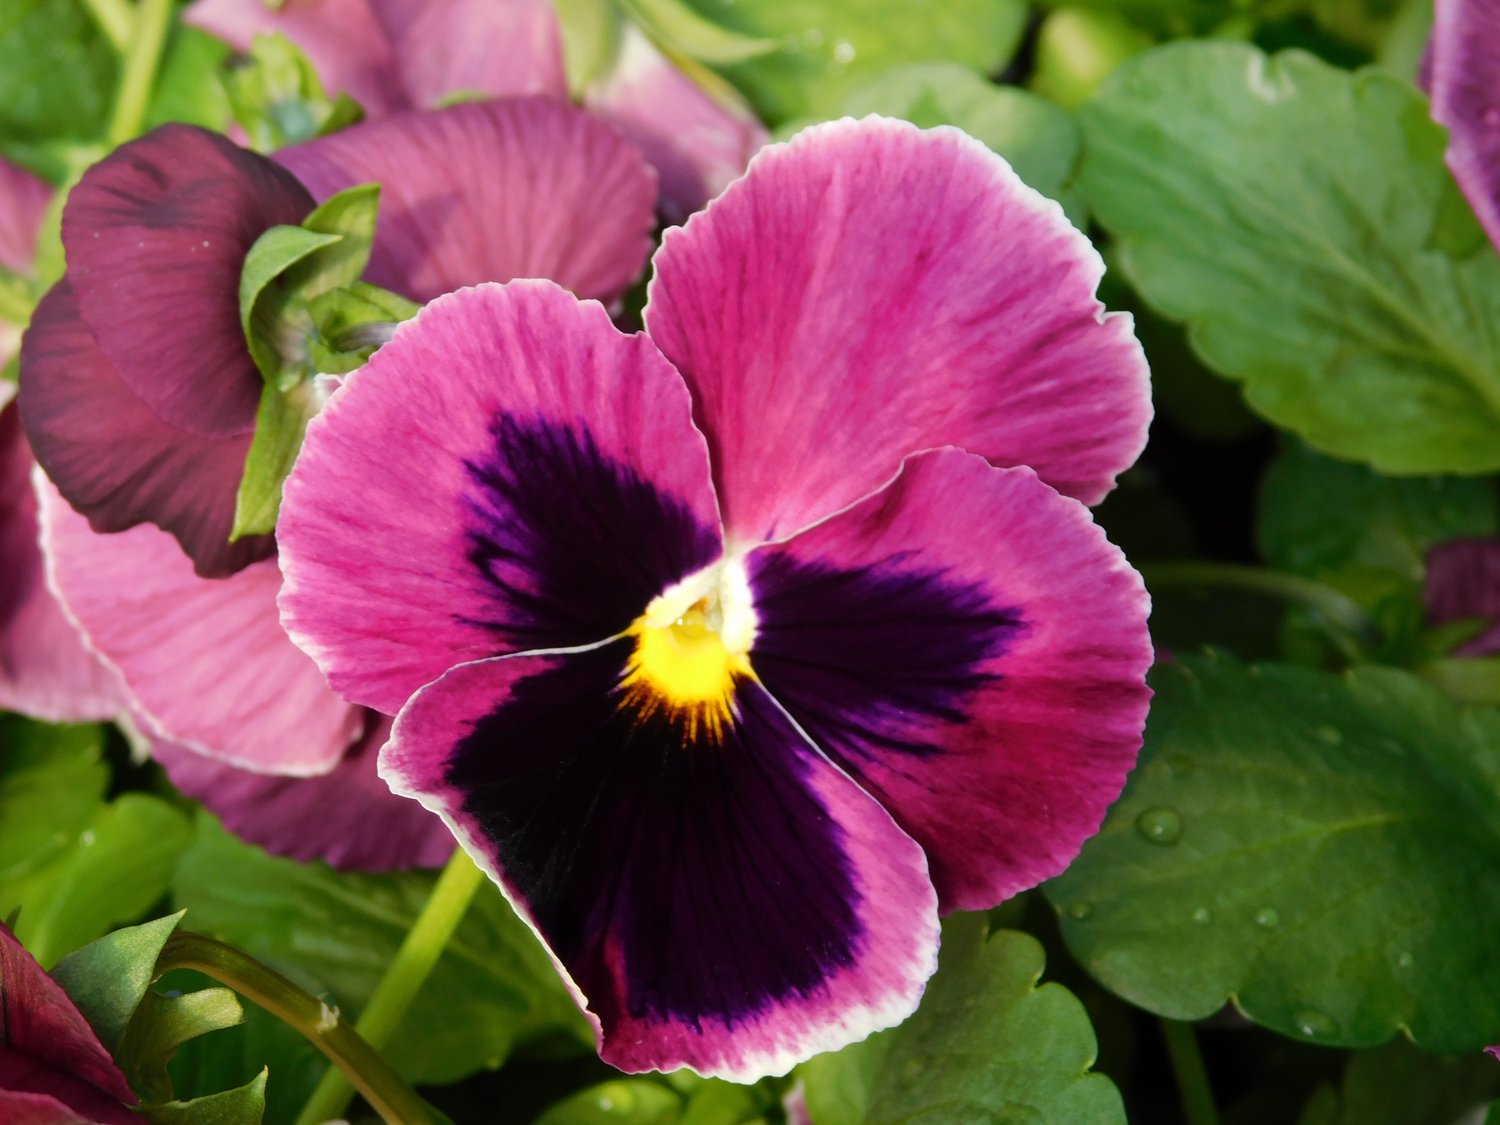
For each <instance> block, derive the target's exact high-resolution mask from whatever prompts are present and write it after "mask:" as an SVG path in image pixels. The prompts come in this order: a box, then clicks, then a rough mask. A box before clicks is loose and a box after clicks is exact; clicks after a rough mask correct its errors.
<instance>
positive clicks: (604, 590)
mask: <svg viewBox="0 0 1500 1125" xmlns="http://www.w3.org/2000/svg"><path fill="white" fill-rule="evenodd" d="M690 413H691V403H690V401H689V398H688V393H687V389H686V388H685V387H684V386H683V385H682V380H681V379H679V378H678V377H677V374H676V373H675V372H674V371H673V370H672V368H671V366H670V365H669V364H668V363H667V362H666V361H665V360H664V359H662V357H661V355H660V353H659V352H657V351H656V349H655V348H654V347H652V346H651V342H650V341H649V340H647V339H646V338H645V337H643V336H640V335H635V336H626V335H624V334H622V333H620V332H619V331H618V330H617V329H616V328H615V327H614V326H613V325H612V324H611V323H610V321H609V317H608V315H607V314H606V313H605V311H604V309H603V307H602V306H600V305H598V304H597V303H595V302H579V301H577V300H576V299H575V298H573V297H572V296H571V295H570V294H568V293H566V292H564V291H563V290H562V289H559V288H558V287H557V286H555V285H553V284H551V283H550V282H545V281H538V280H529V281H517V282H511V283H510V284H507V285H493V284H492V285H484V286H479V287H477V288H474V289H465V290H460V291H459V292H457V293H453V294H450V295H448V296H446V297H440V298H439V299H438V300H436V301H434V302H432V303H431V304H430V305H428V306H427V307H426V308H425V309H423V310H422V312H420V313H419V314H418V315H417V317H416V318H415V319H414V320H412V321H409V322H407V323H406V324H404V325H402V326H401V328H400V329H398V330H397V332H396V335H395V338H394V339H393V340H392V341H391V342H390V343H389V344H386V345H385V346H384V347H383V348H381V349H380V350H379V351H378V352H376V353H375V354H374V356H373V357H371V359H370V362H369V363H368V364H367V365H366V366H365V367H363V368H362V369H360V371H358V372H357V373H356V374H354V375H353V376H351V377H350V378H349V379H348V380H347V381H346V382H345V384H344V386H343V387H342V389H340V390H339V391H338V392H337V393H336V394H335V395H334V396H333V398H332V399H330V400H329V403H328V405H327V406H326V407H325V408H324V410H323V412H322V414H320V415H319V416H318V417H317V418H315V419H314V420H313V422H312V423H311V425H309V427H308V431H307V440H306V443H305V444H304V446H303V448H302V453H301V455H300V457H299V458H298V460H297V465H296V467H295V469H294V470H293V472H292V475H291V477H290V478H289V479H288V480H287V484H286V490H285V497H284V500H283V503H282V508H281V520H280V523H279V525H278V536H279V539H280V543H281V560H282V566H283V568H284V570H285V572H286V579H287V581H286V588H285V590H284V592H283V594H282V598H281V606H282V616H283V620H284V622H285V623H286V626H287V629H288V630H289V631H290V632H291V634H292V635H293V636H294V637H295V638H296V639H297V641H298V643H299V644H301V645H302V647H303V648H304V649H306V650H307V651H308V652H310V653H312V654H313V655H314V656H315V657H316V658H317V660H318V662H319V664H320V665H321V666H322V668H323V670H324V672H326V673H327V675H328V677H329V680H330V682H331V683H333V685H334V687H336V688H337V689H338V690H339V691H340V692H341V693H342V694H343V695H344V696H345V697H346V698H349V699H352V700H354V701H356V702H359V703H364V704H367V705H369V706H371V707H374V708H376V709H377V710H381V711H384V712H386V713H387V714H394V713H395V712H396V711H397V710H399V709H400V707H401V705H402V704H403V703H404V702H405V701H406V699H407V697H408V696H410V695H411V693H412V692H414V691H415V690H416V689H417V688H419V687H421V686H422V685H423V684H426V683H429V682H430V681H432V680H434V679H436V678H437V677H438V676H439V675H441V674H442V673H443V672H444V671H446V670H447V669H448V668H450V667H452V666H453V665H455V664H457V663H459V662H461V661H465V660H473V659H477V658H480V657H486V656H494V655H497V654H500V653H505V652H516V651H522V650H526V649H541V648H558V647H566V646H574V645H581V644H589V643H593V642H596V641H599V640H602V639H603V638H605V637H608V636H612V635H614V634H615V633H618V632H620V631H622V630H624V629H625V628H626V627H628V626H629V625H630V623H631V621H632V620H634V618H635V617H636V615H637V614H639V613H640V612H641V611H642V609H643V608H644V607H645V605H646V603H647V602H648V601H649V600H650V599H651V598H652V596H654V595H655V594H656V593H658V592H659V591H661V590H662V589H664V588H665V587H667V586H669V585H670V584H671V583H673V582H674V581H676V580H678V579H680V578H682V577H685V576H686V575H688V574H690V573H692V572H694V571H696V570H698V569H700V568H701V567H703V566H705V565H706V564H708V563H710V562H712V561H713V560H714V558H715V557H716V556H717V555H718V553H719V534H718V514H717V509H716V508H715V506H714V499H713V491H712V488H711V486H710V484H709V473H708V453H707V450H706V449H705V447H704V444H703V439H702V436H701V435H700V434H698V433H697V431H695V430H694V429H693V425H692V422H691V419H690Z"/></svg>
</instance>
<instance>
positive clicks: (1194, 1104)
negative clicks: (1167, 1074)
mask: <svg viewBox="0 0 1500 1125" xmlns="http://www.w3.org/2000/svg"><path fill="white" fill-rule="evenodd" d="M1158 1022H1159V1023H1160V1024H1161V1032H1162V1035H1163V1036H1164V1037H1165V1038H1166V1041H1167V1056H1168V1058H1170V1059H1171V1061H1172V1073H1173V1074H1174V1075H1175V1076H1176V1077H1177V1093H1178V1096H1179V1097H1180V1098H1181V1100H1182V1115H1183V1116H1184V1117H1185V1118H1186V1119H1187V1123H1188V1125H1219V1107H1218V1106H1216V1105H1215V1104H1214V1092H1213V1088H1212V1087H1211V1086H1209V1084H1208V1068H1207V1067H1205V1066H1204V1065H1203V1052H1202V1051H1200V1050H1199V1049H1198V1037H1197V1036H1196V1035H1194V1034H1193V1025H1192V1024H1190V1023H1183V1022H1181V1021H1180V1020H1169V1019H1163V1020H1160V1021H1158Z"/></svg>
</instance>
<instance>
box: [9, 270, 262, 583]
mask: <svg viewBox="0 0 1500 1125" xmlns="http://www.w3.org/2000/svg"><path fill="white" fill-rule="evenodd" d="M20 409H21V420H22V422H23V424H24V425H25V426H26V431H27V435H28V437H30V439H31V443H32V446H33V448H34V449H35V450H36V454H37V458H38V460H40V461H41V462H42V465H43V467H44V468H45V469H46V471H47V475H48V476H49V477H51V478H52V480H53V482H54V483H55V484H56V485H57V487H58V490H59V491H60V492H61V493H62V494H63V495H64V496H65V497H67V499H68V502H69V503H70V504H72V505H73V507H75V508H77V509H78V510H79V511H81V512H83V513H84V514H86V515H87V516H88V518H89V523H90V524H91V525H92V526H93V528H94V530H96V531H100V532H110V531H123V530H125V529H126V528H129V527H134V526H136V525H137V524H140V523H154V524H155V525H156V526H158V527H160V528H162V529H163V530H164V531H168V532H170V533H171V534H172V535H173V536H174V537H175V538H176V539H177V541H178V543H180V544H181V545H182V549H183V550H184V551H186V552H187V553H188V554H189V555H191V556H192V558H193V560H194V563H195V565H196V567H197V569H198V572H199V573H200V574H202V575H204V576H207V577H213V576H219V575H227V574H233V573H234V572H235V571H237V570H239V569H241V568H242V567H245V566H248V565H249V564H250V563H252V562H254V561H255V560H257V559H263V558H267V557H268V556H270V555H271V554H272V553H273V552H274V551H275V549H276V542H275V540H274V539H273V538H272V537H271V536H269V535H258V536H251V537H249V538H245V539H241V540H239V541H238V542H236V543H231V542H229V532H230V529H231V527H233V525H234V502H235V493H236V491H237V490H238V488H239V482H240V477H241V476H242V475H243V473H244V471H245V454H246V453H247V452H248V451H249V448H250V439H251V435H250V434H249V433H245V434H239V435H234V436H231V437H214V436H211V435H205V434H198V433H194V432H192V431H189V430H181V429H178V428H176V427H174V426H170V425H168V424H167V423H166V422H163V421H162V420H161V419H160V418H158V417H157V416H156V415H155V414H153V413H151V411H150V410H149V409H147V407H146V404H145V403H143V402H142V401H141V400H140V399H139V398H138V397H136V395H135V394H134V393H133V392H132V391H131V390H130V388H129V387H127V386H126V385H125V384H124V383H123V382H121V381H120V378H119V376H118V375H117V374H116V372H115V369H114V368H113V367H112V366H110V363H109V360H108V359H106V358H105V356H104V354H103V353H102V352H101V351H100V350H99V347H98V345H97V344H96V343H95V341H94V337H93V336H92V335H91V334H90V333H89V330H88V327H87V326H86V325H85V324H84V323H83V321H82V320H81V319H80V317H79V315H78V302H77V300H76V299H75V297H74V294H73V292H72V290H71V288H70V287H69V285H68V283H67V282H66V281H63V282H60V283H59V284H57V285H55V286H53V288H52V290H51V291H50V292H49V293H48V294H47V295H46V296H45V297H44V298H42V302H41V304H40V305H38V306H37V309H36V312H35V314H34V315H33V316H32V320H31V327H30V328H29V329H28V330H27V333H26V338H25V342H24V344H23V346H22V354H21V395H20Z"/></svg>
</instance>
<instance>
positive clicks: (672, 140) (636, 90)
mask: <svg viewBox="0 0 1500 1125" xmlns="http://www.w3.org/2000/svg"><path fill="white" fill-rule="evenodd" d="M185 18H186V19H187V21H188V22H189V23H192V24H195V25H196V26H198V27H199V28H201V29H203V30H204V31H207V32H210V33H211V34H213V35H216V36H218V37H219V38H221V39H223V40H225V41H226V42H228V43H229V44H230V45H232V46H234V47H235V48H237V49H238V50H241V51H248V50H249V48H250V45H251V42H252V40H253V39H254V38H255V36H256V35H257V34H261V33H265V32H273V31H274V32H280V33H281V34H283V35H285V36H286V37H287V38H288V39H290V40H292V42H294V43H296V44H297V45H298V46H299V47H301V48H302V50H303V51H304V52H306V54H307V56H308V58H309V59H310V60H311V61H312V63H313V66H314V68H315V69H316V70H317V72H318V74H319V76H320V77H321V78H322V80H323V83H324V85H325V86H326V87H327V88H328V89H329V91H330V92H339V91H342V92H345V93H348V94H349V95H350V96H351V97H353V98H354V99H355V100H356V101H358V102H359V103H360V104H361V105H362V106H364V107H365V109H366V111H367V112H369V113H370V114H372V115H380V114H385V113H390V112H393V111H398V110H402V109H413V108H415V109H426V108H430V107H432V106H435V105H438V104H439V103H441V102H442V101H443V100H444V99H445V98H447V97H451V96H453V95H485V96H489V97H499V98H504V97H515V96H517V95H521V94H534V93H544V94H550V95H552V96H553V97H556V98H566V97H567V96H568V86H567V81H566V79H565V77H564V73H563V51H562V34H561V29H560V28H559V26H558V20H557V14H556V12H555V11H554V10H553V7H552V4H551V3H549V2H548V0H291V2H289V3H286V4H283V5H281V6H279V7H277V8H272V7H270V6H268V5H266V4H265V3H263V0H196V3H194V4H193V5H192V6H191V7H189V8H188V10H187V12H186V13H185ZM724 94H725V96H726V98H727V97H728V96H731V95H732V92H731V91H728V90H727V89H726V90H725V91H724ZM583 103H584V105H586V106H587V107H588V109H589V110H590V111H591V112H593V113H594V114H595V115H597V116H599V117H600V118H602V119H603V120H605V121H608V122H609V123H610V124H611V125H613V126H615V127H616V128H617V129H619V130H620V132H621V133H623V134H624V135H625V136H626V138H627V139H629V140H630V141H631V142H632V143H633V144H635V145H636V146H638V147H639V148H640V150H641V151H642V152H643V153H644V154H645V156H646V158H647V159H648V160H649V161H650V162H651V164H652V165H653V166H654V167H655V168H656V170H657V173H658V174H659V176H660V179H661V203H662V208H663V210H664V211H665V212H666V214H667V217H668V218H669V219H671V220H674V221H676V220H679V219H681V218H683V217H684V216H685V215H687V214H688V213H689V212H691V211H695V210H697V209H698V208H699V207H702V206H703V204H704V203H705V202H707V201H708V200H709V199H710V198H711V197H713V196H714V195H717V194H718V193H719V192H720V191H721V190H723V188H724V187H725V186H727V185H728V183H729V182H730V181H731V180H733V179H734V178H735V177H736V176H738V175H739V174H740V173H741V172H742V171H744V168H745V163H746V162H747V161H748V160H749V159H750V157H751V155H752V154H753V153H754V152H755V150H756V149H758V148H760V146H761V145H763V144H764V143H765V141H766V131H765V129H764V128H763V127H762V126H761V125H760V123H759V122H758V121H757V120H756V118H755V116H754V114H752V113H751V112H750V109H749V107H748V106H746V105H744V104H743V103H738V102H731V101H728V100H720V99H718V98H715V97H711V96H710V95H709V94H707V93H706V92H705V91H704V90H703V89H702V88H700V87H699V86H698V85H697V84H696V83H694V82H693V81H691V80H690V79H689V78H688V77H687V76H686V75H684V74H683V73H682V72H681V71H680V70H678V69H677V67H675V66H673V65H672V63H671V62H670V61H668V60H667V59H666V58H665V57H664V56H663V55H662V54H661V52H660V51H658V50H657V49H656V48H655V47H653V46H652V45H651V43H650V42H649V41H648V40H647V39H646V37H645V36H644V35H642V34H641V33H640V32H639V31H638V30H637V29H636V28H635V27H634V26H632V25H629V24H625V25H623V26H622V27H621V31H620V39H619V43H618V46H617V49H616V53H615V58H614V61H613V64H612V65H611V66H610V67H609V68H608V70H607V71H606V72H605V73H604V74H602V75H600V76H599V77H598V78H597V79H596V80H595V81H593V82H592V83H591V84H590V85H589V87H588V89H586V90H585V91H584V92H583Z"/></svg>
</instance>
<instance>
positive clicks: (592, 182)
mask: <svg viewBox="0 0 1500 1125" xmlns="http://www.w3.org/2000/svg"><path fill="white" fill-rule="evenodd" d="M276 159H277V160H278V161H280V162H281V163H282V164H284V165H285V166H286V167H287V168H289V169H291V170H292V171H293V172H294V173H296V175H297V177H298V178H299V179H300V180H301V181H302V182H303V183H304V184H306V185H307V186H308V188H309V190H311V191H312V193H313V194H314V195H315V196H317V197H318V198H319V199H324V198H327V197H328V196H329V195H332V194H333V193H334V192H336V191H340V190H342V189H343V188H346V187H349V186H350V185H352V184H358V183H364V182H367V181H371V180H377V181H379V182H380V184H381V198H380V219H379V225H378V227H377V228H376V229H377V235H376V240H375V252H374V254H373V255H372V257H371V259H370V267H369V270H368V271H367V273H366V278H367V280H369V281H372V282H374V283H375V284H377V285H382V286H385V287H386V288H388V289H394V290H396V291H397V292H400V293H403V294H405V295H406V296H408V297H410V298H412V299H413V300H416V301H427V300H431V299H432V298H433V297H436V296H437V295H438V294H440V293H446V292H448V291H450V290H453V289H457V288H458V287H460V286H463V285H473V284H476V283H478V282H481V281H509V280H510V279H511V278H515V277H547V278H551V279H552V280H554V281H556V282H558V283H559V284H561V285H564V286H566V287H567V288H569V289H571V290H573V291H574V292H575V293H577V294H579V295H580V296H583V297H596V298H599V299H600V300H611V299H613V298H614V297H617V296H619V295H620V293H622V292H624V290H625V289H626V288H628V287H629V286H630V284H631V283H632V282H633V281H634V280H635V279H636V277H637V276H638V275H639V274H640V271H641V267H642V266H643V264H644V263H645V261H646V255H647V254H648V253H649V251H650V239H651V231H652V227H653V225H654V218H653V215H654V208H655V201H656V183H655V179H654V176H653V174H652V172H651V170H650V168H648V167H647V166H646V164H645V162H644V160H642V158H641V155H640V153H638V152H637V151H636V150H635V149H634V148H632V147H631V146H630V145H629V144H627V143H626V142H625V141H624V140H622V139H621V138H620V136H619V135H618V134H616V133H615V132H614V130H612V129H610V128H609V127H608V126H607V125H604V124H602V123H600V122H598V121H596V120H594V119H593V118H591V117H589V115H588V114H586V113H584V112H583V111H582V110H578V109H574V108H573V107H572V106H569V105H565V104H564V103H562V102H558V101H554V100H552V99H551V98H543V97H537V98H520V99H516V100H513V101H506V102H475V103H470V104H467V105H459V106H453V107H451V108H449V109H444V110H437V111H434V112H429V113H418V114H403V115H400V116H398V117H388V118H384V119H382V120H380V121H372V122H368V123H366V124H364V125H357V126H355V127H354V128H352V129H345V130H343V131H342V132H338V133H335V134H333V135H332V136H329V137H321V138H319V139H317V140H314V141H308V142H307V143H306V144H303V145H297V146H295V147H293V148H289V149H283V150H282V151H281V152H278V153H277V154H276Z"/></svg>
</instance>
